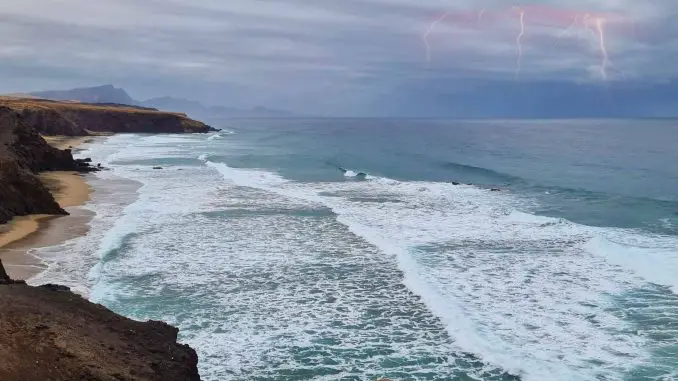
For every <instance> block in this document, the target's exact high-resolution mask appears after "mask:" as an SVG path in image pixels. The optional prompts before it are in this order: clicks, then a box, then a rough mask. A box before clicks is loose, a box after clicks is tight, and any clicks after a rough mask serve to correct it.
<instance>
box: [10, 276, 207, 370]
mask: <svg viewBox="0 0 678 381" xmlns="http://www.w3.org/2000/svg"><path fill="white" fill-rule="evenodd" d="M2 272H3V271H2V263H0V274H1V273H2ZM0 278H2V277H0ZM177 333H178V330H177V329H176V328H174V327H171V326H169V325H167V324H165V323H162V322H156V321H149V322H146V323H142V322H137V321H133V320H130V319H127V318H125V317H123V316H120V315H117V314H115V313H113V312H111V311H110V310H108V309H106V308H105V307H103V306H101V305H98V304H93V303H91V302H88V301H87V300H85V299H83V298H81V297H80V296H78V295H76V294H73V293H71V292H70V291H69V290H68V289H67V288H65V287H62V286H54V285H47V286H41V287H30V286H27V285H25V284H12V282H11V281H8V279H4V280H3V279H0V380H25V381H43V380H52V381H67V380H68V381H70V380H91V381H99V380H100V381H115V380H130V381H132V380H134V381H142V380H143V381H156V380H157V381H194V380H195V381H199V380H200V376H199V375H198V369H197V364H198V356H197V355H196V353H195V351H194V350H193V349H191V348H190V347H189V346H188V345H180V344H177Z"/></svg>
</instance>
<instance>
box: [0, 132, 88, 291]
mask: <svg viewBox="0 0 678 381" xmlns="http://www.w3.org/2000/svg"><path fill="white" fill-rule="evenodd" d="M46 140H47V141H48V143H50V144H52V145H53V146H55V147H57V148H60V149H65V148H69V147H73V148H76V147H78V146H79V145H81V144H83V143H86V142H89V141H91V140H92V137H47V139H46ZM84 176H87V175H83V174H80V173H76V172H45V173H43V174H41V175H40V177H41V179H42V180H43V181H44V182H45V184H46V185H47V187H48V188H49V189H50V191H51V192H52V194H53V195H54V198H55V199H56V200H57V202H58V203H59V205H61V207H63V208H64V209H66V211H68V212H69V213H70V215H69V216H47V215H32V216H25V217H17V218H15V219H14V220H12V221H11V222H10V223H8V224H6V225H0V258H1V259H2V261H3V263H4V265H5V268H6V270H7V273H8V274H9V275H10V277H12V278H14V279H24V280H25V279H28V278H30V277H32V276H34V275H36V274H38V273H39V272H40V271H42V270H43V269H44V268H45V267H44V265H43V264H42V263H41V261H40V260H39V259H38V258H36V257H34V256H32V255H30V254H29V251H30V250H31V249H33V248H40V247H47V246H53V245H57V244H59V243H62V242H64V241H67V240H69V239H72V238H75V237H78V236H81V235H84V234H87V231H88V222H89V221H90V220H91V218H92V217H93V213H92V212H90V211H87V210H85V209H82V208H79V207H80V206H82V205H84V204H85V203H86V202H87V201H89V199H90V195H91V193H92V188H91V187H90V186H89V185H88V184H87V182H86V181H85V177H84Z"/></svg>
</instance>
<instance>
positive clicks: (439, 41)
mask: <svg viewBox="0 0 678 381" xmlns="http://www.w3.org/2000/svg"><path fill="white" fill-rule="evenodd" d="M545 4H551V5H552V6H553V7H561V8H564V9H565V8H567V9H574V10H580V11H581V12H585V11H589V12H610V13H614V12H622V13H624V14H628V15H629V17H630V18H631V19H632V20H633V21H634V27H635V28H637V30H636V32H637V33H636V36H635V38H631V36H630V32H628V30H622V31H621V33H616V32H615V31H614V27H613V26H610V35H609V36H608V37H609V41H608V44H609V46H610V56H611V58H612V62H613V64H614V67H613V69H611V70H612V71H613V73H612V75H611V76H612V77H614V79H616V80H624V79H629V78H633V79H644V78H647V79H661V78H673V77H675V76H676V74H678V73H676V70H678V69H676V68H675V67H674V65H673V64H672V63H673V61H674V60H675V56H676V54H678V29H677V28H678V27H676V26H673V23H671V22H670V21H671V19H672V15H673V14H674V13H675V12H674V11H673V10H672V8H673V4H672V1H669V0H659V1H653V2H652V3H649V2H639V1H634V0H571V1H564V0H562V1H556V0H552V1H548V2H547V1H539V2H536V1H535V2H532V3H531V4H530V3H526V2H523V5H524V6H525V7H528V9H529V7H530V6H545ZM511 7H512V4H510V3H508V2H506V1H499V0H488V1H471V0H459V1H455V2H451V1H442V0H391V1H387V0H343V1H330V0H324V1H319V0H317V1H310V0H288V1H282V0H232V1H221V0H191V1H189V0H117V1H107V0H90V1H84V0H64V1H61V2H53V1H49V0H22V1H21V2H14V1H9V0H0V46H1V48H0V59H2V60H3V63H2V64H0V70H2V72H3V74H4V76H5V77H10V78H12V80H11V81H6V82H5V84H3V85H2V86H3V87H2V88H0V90H3V91H19V90H24V89H25V88H22V83H26V84H27V87H32V88H30V89H29V90H34V89H36V87H48V86H54V85H62V86H64V87H71V86H75V85H90V84H91V85H94V84H98V83H109V82H115V83H116V84H118V85H123V86H126V87H128V88H129V90H131V92H132V93H134V92H137V93H140V94H144V95H148V96H156V95H158V96H159V95H165V93H167V92H169V93H171V94H172V95H177V96H190V95H191V94H194V95H196V96H200V94H204V95H202V97H203V99H202V100H203V101H206V102H211V103H214V102H215V101H216V100H215V98H216V97H218V96H219V97H223V98H224V99H235V98H237V99H238V101H239V102H242V103H247V104H248V105H250V106H252V105H256V104H258V103H266V104H269V105H273V104H275V103H279V104H284V105H285V106H287V107H291V108H296V109H301V108H303V107H308V106H309V105H311V106H312V105H314V104H316V105H317V108H318V109H320V110H323V111H326V112H334V111H336V110H346V109H348V108H350V106H353V105H355V104H357V103H360V102H363V101H367V100H370V99H373V98H374V97H379V96H382V95H383V94H386V93H388V92H389V91H393V89H397V88H399V87H400V86H401V85H402V84H405V83H409V82H412V81H418V80H422V79H426V80H428V79H431V78H454V77H459V78H463V77H474V78H483V77H485V78H495V79H496V78H512V77H513V76H514V71H515V68H516V56H515V54H516V46H515V39H516V28H517V25H516V22H517V19H516V15H515V14H512V13H511ZM481 8H486V9H488V10H492V11H493V10H499V9H502V10H504V15H505V17H503V19H497V20H495V21H494V22H493V24H492V25H489V26H484V27H481V28H477V27H476V26H475V25H472V24H473V23H471V24H469V23H461V22H454V20H453V21H451V22H447V23H441V25H440V26H439V28H437V29H436V31H435V32H434V33H433V34H432V35H431V36H430V43H431V46H432V49H433V59H434V61H433V62H432V63H431V65H430V67H429V68H427V64H426V62H425V50H424V44H423V41H422V38H421V36H422V34H423V33H424V31H425V30H426V28H427V26H428V24H429V23H430V22H431V21H432V20H434V19H435V18H436V17H438V16H439V15H440V14H441V13H442V12H444V11H452V12H458V13H464V12H477V11H478V10H479V9H481ZM624 28H628V27H626V26H624ZM613 32H615V33H613ZM560 33H561V30H560V29H557V28H555V27H553V26H548V25H546V26H544V25H529V30H528V34H527V35H526V37H525V39H524V48H525V57H524V60H523V62H522V64H523V73H521V78H525V79H540V78H541V79H552V78H568V79H569V80H571V81H581V80H597V78H596V75H597V67H598V65H599V64H600V63H599V62H600V61H599V54H600V52H599V51H598V50H597V46H596V44H597V41H596V40H595V39H593V38H592V36H588V37H581V38H579V37H576V36H575V37H572V36H569V35H568V36H566V37H564V38H562V39H560V40H559V41H558V43H557V48H554V40H555V36H558V35H559V34H560ZM580 33H581V31H580ZM586 33H589V32H586ZM22 81H23V82H22ZM75 82H77V83H75ZM41 84H43V85H41ZM154 88H155V89H156V90H155V91H154V90H153V89H154ZM201 88H204V89H210V90H209V91H200V90H199V89H201ZM220 89H221V90H220ZM161 91H162V92H163V93H161ZM185 93H188V94H185ZM205 98H209V99H205ZM348 100H350V104H349V101H348Z"/></svg>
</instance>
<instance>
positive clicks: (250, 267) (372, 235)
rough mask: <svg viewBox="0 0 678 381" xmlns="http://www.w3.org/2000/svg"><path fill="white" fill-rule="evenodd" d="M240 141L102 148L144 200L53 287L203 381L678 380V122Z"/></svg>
mask: <svg viewBox="0 0 678 381" xmlns="http://www.w3.org/2000/svg"><path fill="white" fill-rule="evenodd" d="M221 126H222V127H223V128H224V129H225V131H223V132H221V133H218V134H211V135H190V136H174V135H165V136H140V135H119V136H114V137H111V138H109V139H108V140H106V141H105V142H103V143H98V144H96V145H94V146H92V147H91V150H90V151H89V152H86V153H85V154H86V155H91V156H93V157H94V159H95V161H97V162H99V161H101V162H102V163H105V164H106V165H107V166H108V167H110V168H112V170H111V171H107V172H105V173H101V174H99V175H98V176H99V178H98V179H96V180H94V181H95V182H96V181H99V182H101V184H100V185H101V186H102V187H103V186H105V185H106V184H109V188H110V186H111V185H110V184H128V183H127V182H126V181H129V180H133V181H136V182H138V184H139V185H141V187H140V188H139V189H138V190H136V191H135V192H136V196H135V199H134V202H133V203H131V204H126V203H121V202H118V201H116V200H117V199H116V198H115V197H112V196H110V195H109V196H106V195H105V194H103V193H99V196H97V194H96V193H95V197H94V200H93V201H92V203H90V205H88V207H89V208H91V209H93V210H95V211H96V212H97V217H96V218H95V219H94V221H93V222H92V229H91V233H90V235H88V236H87V237H85V238H81V239H78V240H74V241H72V242H69V243H67V244H66V245H63V246H62V247H60V248H58V250H59V251H60V252H67V253H71V255H70V256H63V257H53V256H52V257H50V256H49V255H47V254H48V253H47V254H45V256H46V257H50V258H51V259H50V260H49V261H51V264H52V266H51V267H50V270H49V271H47V272H46V273H45V274H44V275H43V279H44V278H47V279H49V280H54V281H61V282H62V283H68V284H71V285H73V286H75V287H76V289H79V290H82V292H86V293H88V294H89V296H90V297H91V298H92V299H93V300H94V301H97V302H101V303H104V304H105V305H107V306H109V307H110V308H112V309H114V310H116V311H118V312H121V313H124V314H127V315H130V316H133V317H135V318H138V319H148V318H152V319H163V320H167V321H169V322H170V323H172V324H175V325H177V326H178V327H180V329H181V340H183V341H184V342H187V343H189V344H191V345H192V346H194V347H195V348H197V350H198V353H199V356H200V361H201V362H200V371H201V375H202V376H203V378H204V379H206V380H311V379H313V380H368V379H375V378H377V377H389V378H391V379H394V380H634V381H635V380H675V379H677V378H678V361H677V360H676V359H677V358H678V275H677V274H678V169H677V168H678V167H676V166H675V165H674V164H673V163H676V162H678V150H676V149H675V148H674V145H675V142H677V141H678V124H676V122H674V121H668V120H666V121H662V120H635V121H634V120H629V121H587V120H578V121H438V120H376V119H374V120H371V119H357V120H352V119H339V120H322V119H320V120H285V121H274V120H251V121H238V122H223V123H221ZM153 166H162V167H163V169H162V170H153V169H152V167H153ZM340 168H345V169H346V170H347V172H346V173H343V172H342V171H341V170H340ZM359 172H363V173H366V174H367V176H366V178H362V177H361V176H356V175H357V173H359ZM453 183H460V185H454V184H453ZM467 184H472V185H467ZM95 186H97V184H95ZM117 186H121V185H117ZM130 188H131V189H136V188H134V187H130ZM491 188H500V189H501V191H499V192H493V191H491V190H490V189H491ZM116 189H117V188H116ZM121 189H122V188H121ZM128 191H129V190H128ZM121 192H123V191H122V190H121ZM49 250H56V249H55V248H52V249H49ZM69 258H70V259H69ZM73 258H75V259H76V260H73ZM57 270H58V271H57Z"/></svg>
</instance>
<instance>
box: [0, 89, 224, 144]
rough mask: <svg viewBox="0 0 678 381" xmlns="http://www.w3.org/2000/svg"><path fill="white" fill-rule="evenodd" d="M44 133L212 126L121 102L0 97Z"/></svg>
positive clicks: (192, 129)
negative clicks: (77, 101) (106, 102)
mask: <svg viewBox="0 0 678 381" xmlns="http://www.w3.org/2000/svg"><path fill="white" fill-rule="evenodd" d="M0 106H5V107H8V108H11V109H13V110H15V111H16V112H18V113H19V114H20V115H21V117H22V118H23V120H24V121H25V122H26V123H27V124H29V125H30V126H32V127H33V128H35V129H36V130H37V131H38V132H39V133H41V134H44V135H67V136H87V135H89V133H90V132H112V133H120V132H134V133H204V132H210V131H215V129H213V128H212V127H210V126H208V125H206V124H204V123H202V122H199V121H197V120H193V119H190V118H188V117H187V116H186V115H185V114H180V113H171V112H163V111H158V110H155V109H149V108H143V107H135V106H127V105H120V104H88V103H73V102H57V101H49V100H41V99H18V98H7V97H4V98H3V97H0Z"/></svg>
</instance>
